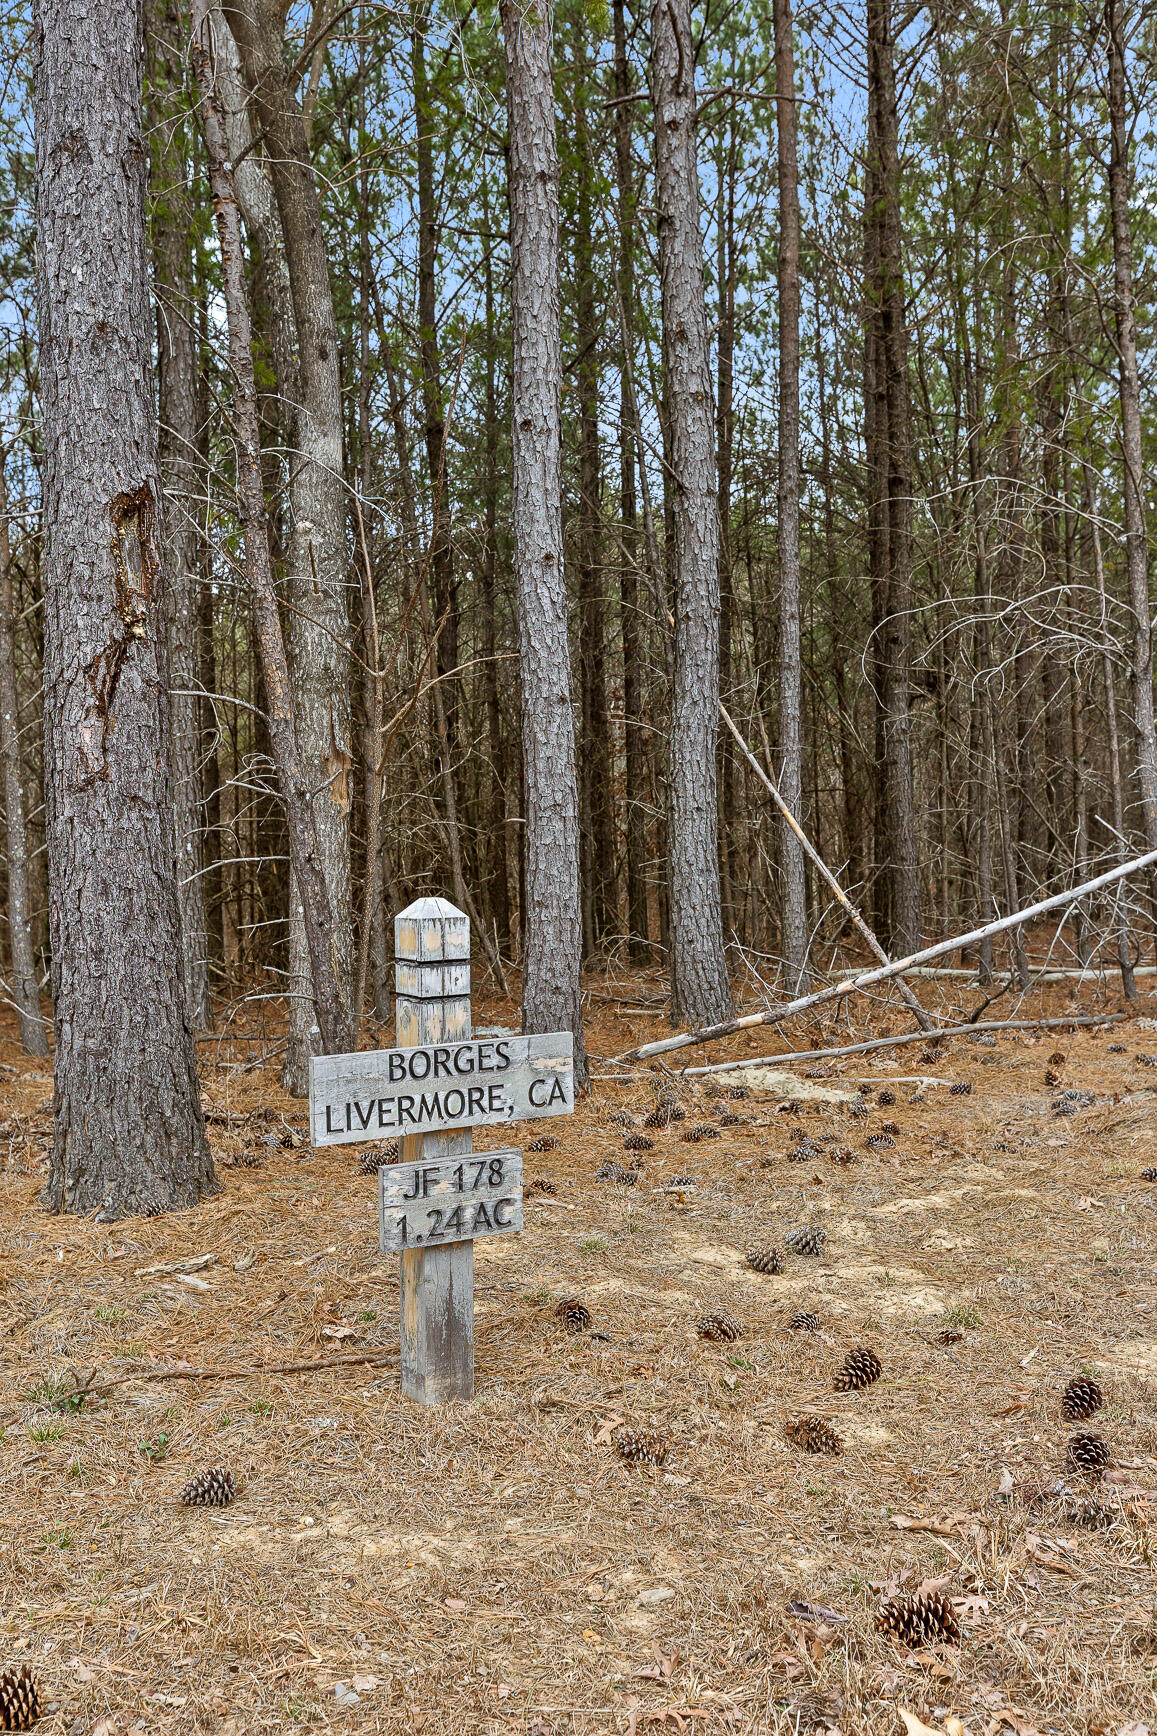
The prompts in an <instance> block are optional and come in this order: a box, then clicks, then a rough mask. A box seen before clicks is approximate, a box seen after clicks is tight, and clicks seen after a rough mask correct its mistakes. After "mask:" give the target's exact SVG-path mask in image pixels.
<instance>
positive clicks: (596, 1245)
mask: <svg viewBox="0 0 1157 1736" xmlns="http://www.w3.org/2000/svg"><path fill="white" fill-rule="evenodd" d="M606 1251H607V1244H606V1243H605V1242H604V1241H603V1238H602V1237H601V1236H584V1237H583V1239H582V1241H581V1242H580V1243H579V1253H580V1254H605V1253H606Z"/></svg>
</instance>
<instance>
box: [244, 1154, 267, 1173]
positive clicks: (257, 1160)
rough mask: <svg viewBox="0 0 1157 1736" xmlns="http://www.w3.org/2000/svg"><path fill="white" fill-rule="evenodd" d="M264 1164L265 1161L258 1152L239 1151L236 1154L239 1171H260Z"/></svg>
mask: <svg viewBox="0 0 1157 1736" xmlns="http://www.w3.org/2000/svg"><path fill="white" fill-rule="evenodd" d="M264 1162H265V1159H264V1158H263V1157H262V1156H261V1154H260V1152H256V1151H239V1152H238V1153H237V1167H238V1168H239V1169H260V1168H261V1167H262V1165H263V1164H264Z"/></svg>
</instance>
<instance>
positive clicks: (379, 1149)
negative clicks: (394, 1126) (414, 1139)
mask: <svg viewBox="0 0 1157 1736" xmlns="http://www.w3.org/2000/svg"><path fill="white" fill-rule="evenodd" d="M401 1155H402V1147H401V1143H400V1142H399V1141H398V1140H396V1139H387V1140H386V1142H385V1144H384V1145H371V1146H370V1148H369V1150H368V1151H363V1152H362V1155H361V1157H360V1158H359V1159H358V1174H359V1175H377V1173H378V1171H379V1169H384V1168H385V1167H386V1165H387V1164H390V1163H397V1161H398V1159H399V1158H400V1157H401Z"/></svg>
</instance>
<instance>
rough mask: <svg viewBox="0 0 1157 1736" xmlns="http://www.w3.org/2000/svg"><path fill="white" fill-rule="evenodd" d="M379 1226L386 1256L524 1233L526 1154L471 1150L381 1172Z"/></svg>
mask: <svg viewBox="0 0 1157 1736" xmlns="http://www.w3.org/2000/svg"><path fill="white" fill-rule="evenodd" d="M378 1222H379V1232H380V1233H379V1242H380V1245H381V1250H382V1253H383V1254H397V1253H400V1252H401V1250H402V1249H403V1248H436V1247H439V1246H440V1245H441V1244H442V1243H444V1242H470V1241H476V1240H477V1239H478V1237H479V1236H500V1235H503V1234H505V1233H506V1232H507V1231H508V1230H521V1228H522V1153H521V1151H475V1152H470V1151H465V1152H461V1153H459V1154H458V1155H457V1156H455V1157H435V1158H425V1159H423V1158H420V1157H419V1158H414V1159H413V1160H412V1161H410V1162H406V1163H392V1164H390V1165H388V1167H386V1168H384V1169H379V1171H378Z"/></svg>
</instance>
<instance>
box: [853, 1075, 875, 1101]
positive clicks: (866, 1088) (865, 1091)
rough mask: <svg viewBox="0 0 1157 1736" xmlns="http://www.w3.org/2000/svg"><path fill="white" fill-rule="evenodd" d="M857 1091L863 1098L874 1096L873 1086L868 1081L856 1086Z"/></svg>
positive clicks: (862, 1081)
mask: <svg viewBox="0 0 1157 1736" xmlns="http://www.w3.org/2000/svg"><path fill="white" fill-rule="evenodd" d="M856 1090H857V1091H858V1092H859V1093H860V1096H861V1097H870V1096H871V1095H872V1086H871V1084H870V1082H869V1081H868V1080H867V1079H861V1080H860V1083H859V1084H858V1085H857V1086H856Z"/></svg>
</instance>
